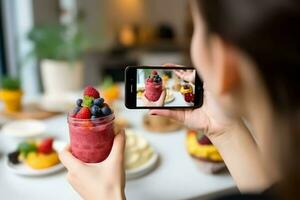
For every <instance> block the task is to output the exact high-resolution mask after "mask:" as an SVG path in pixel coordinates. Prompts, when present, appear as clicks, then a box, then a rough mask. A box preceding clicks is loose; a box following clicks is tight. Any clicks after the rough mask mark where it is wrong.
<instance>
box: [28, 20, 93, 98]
mask: <svg viewBox="0 0 300 200" xmlns="http://www.w3.org/2000/svg"><path fill="white" fill-rule="evenodd" d="M28 38H29V40H31V41H32V42H33V43H34V46H35V48H34V49H33V52H31V54H34V55H35V56H36V57H37V58H38V59H39V60H40V68H41V78H42V83H43V86H44V91H45V94H46V95H50V96H51V95H52V96H53V95H54V96H55V95H59V94H62V93H66V92H70V91H77V90H80V89H81V88H82V86H83V77H84V75H83V72H84V70H83V64H82V56H83V54H84V52H85V51H86V49H87V48H88V42H87V40H86V38H85V36H84V33H83V31H82V29H80V28H78V26H74V27H73V28H72V27H70V26H66V25H60V24H56V25H43V26H36V27H34V28H33V29H32V30H31V31H30V32H29V34H28Z"/></svg>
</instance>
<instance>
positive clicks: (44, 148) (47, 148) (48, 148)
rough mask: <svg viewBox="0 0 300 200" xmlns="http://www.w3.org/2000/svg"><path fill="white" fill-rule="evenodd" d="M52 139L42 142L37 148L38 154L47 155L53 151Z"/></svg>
mask: <svg viewBox="0 0 300 200" xmlns="http://www.w3.org/2000/svg"><path fill="white" fill-rule="evenodd" d="M52 144H53V138H47V139H45V140H43V141H42V143H41V144H40V145H39V146H38V152H40V153H44V154H48V153H51V152H52V151H53V148H52Z"/></svg>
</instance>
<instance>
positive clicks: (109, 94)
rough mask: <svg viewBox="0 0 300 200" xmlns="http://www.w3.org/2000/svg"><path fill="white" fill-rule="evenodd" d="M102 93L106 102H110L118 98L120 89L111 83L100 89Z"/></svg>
mask: <svg viewBox="0 0 300 200" xmlns="http://www.w3.org/2000/svg"><path fill="white" fill-rule="evenodd" d="M102 95H103V97H104V99H105V101H107V102H112V101H114V100H116V99H118V98H119V96H120V89H119V87H118V85H112V86H110V87H108V88H106V89H105V90H103V91H102Z"/></svg>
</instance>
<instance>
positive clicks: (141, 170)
mask: <svg viewBox="0 0 300 200" xmlns="http://www.w3.org/2000/svg"><path fill="white" fill-rule="evenodd" d="M157 161H158V154H157V153H156V152H155V151H154V152H153V155H152V157H151V158H150V160H148V162H146V163H145V164H143V165H141V166H140V167H138V168H134V169H130V170H126V171H125V173H126V179H127V180H130V179H135V178H138V177H141V176H143V175H145V174H147V173H149V172H150V171H152V170H153V169H154V168H155V166H156V164H157Z"/></svg>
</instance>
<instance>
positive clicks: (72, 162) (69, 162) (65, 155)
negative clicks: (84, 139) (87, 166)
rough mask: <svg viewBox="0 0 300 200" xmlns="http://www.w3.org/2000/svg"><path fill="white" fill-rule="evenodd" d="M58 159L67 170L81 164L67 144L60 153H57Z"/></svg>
mask: <svg viewBox="0 0 300 200" xmlns="http://www.w3.org/2000/svg"><path fill="white" fill-rule="evenodd" d="M59 160H60V161H61V163H62V164H63V165H64V166H65V167H66V168H67V169H68V170H74V169H77V168H78V167H80V166H82V165H83V163H82V162H81V161H80V160H78V159H77V158H75V157H74V156H73V155H72V153H71V152H70V146H69V145H68V146H67V147H65V148H64V150H63V151H62V152H61V153H59Z"/></svg>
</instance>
